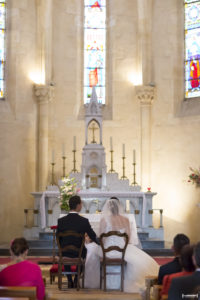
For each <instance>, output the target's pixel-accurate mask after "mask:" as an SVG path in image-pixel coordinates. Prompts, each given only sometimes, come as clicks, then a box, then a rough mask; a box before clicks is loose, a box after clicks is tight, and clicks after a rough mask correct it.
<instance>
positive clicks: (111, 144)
mask: <svg viewBox="0 0 200 300" xmlns="http://www.w3.org/2000/svg"><path fill="white" fill-rule="evenodd" d="M112 150H113V142H112V137H110V151H112Z"/></svg>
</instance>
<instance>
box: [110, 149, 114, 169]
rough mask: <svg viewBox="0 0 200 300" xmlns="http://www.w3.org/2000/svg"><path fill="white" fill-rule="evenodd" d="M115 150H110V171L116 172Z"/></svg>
mask: <svg viewBox="0 0 200 300" xmlns="http://www.w3.org/2000/svg"><path fill="white" fill-rule="evenodd" d="M113 152H114V151H113V150H110V170H109V173H114V172H115V170H114V169H113Z"/></svg>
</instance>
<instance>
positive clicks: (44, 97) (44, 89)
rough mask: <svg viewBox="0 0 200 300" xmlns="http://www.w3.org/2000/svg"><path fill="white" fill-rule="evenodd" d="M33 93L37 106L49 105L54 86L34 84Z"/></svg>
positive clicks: (52, 96)
mask: <svg viewBox="0 0 200 300" xmlns="http://www.w3.org/2000/svg"><path fill="white" fill-rule="evenodd" d="M34 92H35V96H36V99H37V101H38V103H39V104H46V103H49V102H50V101H51V100H53V98H54V86H49V85H43V84H35V85H34Z"/></svg>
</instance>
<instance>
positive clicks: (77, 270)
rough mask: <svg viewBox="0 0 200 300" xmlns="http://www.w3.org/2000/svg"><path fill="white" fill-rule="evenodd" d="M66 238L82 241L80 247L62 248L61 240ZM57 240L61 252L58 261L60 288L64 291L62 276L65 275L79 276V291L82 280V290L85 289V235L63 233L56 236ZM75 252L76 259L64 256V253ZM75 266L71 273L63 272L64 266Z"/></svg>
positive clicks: (69, 232) (69, 246)
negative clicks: (83, 256)
mask: <svg viewBox="0 0 200 300" xmlns="http://www.w3.org/2000/svg"><path fill="white" fill-rule="evenodd" d="M66 237H73V238H75V239H81V240H82V242H81V245H80V247H79V248H78V247H76V246H74V245H73V244H71V245H69V244H68V245H67V246H61V244H62V243H61V242H60V241H61V239H63V238H66ZM56 240H57V245H58V251H59V259H58V288H59V289H60V290H61V289H62V276H63V275H69V274H71V275H77V291H78V290H79V289H80V279H82V288H84V274H85V259H83V258H82V252H83V247H84V244H85V235H84V234H82V233H77V232H75V231H69V230H67V231H63V232H59V233H57V234H56ZM69 251H73V252H75V253H76V254H77V257H76V258H71V257H65V256H63V255H62V253H63V252H69ZM65 265H68V266H73V268H72V267H71V271H69V272H67V271H65V270H64V271H63V270H62V268H63V266H65Z"/></svg>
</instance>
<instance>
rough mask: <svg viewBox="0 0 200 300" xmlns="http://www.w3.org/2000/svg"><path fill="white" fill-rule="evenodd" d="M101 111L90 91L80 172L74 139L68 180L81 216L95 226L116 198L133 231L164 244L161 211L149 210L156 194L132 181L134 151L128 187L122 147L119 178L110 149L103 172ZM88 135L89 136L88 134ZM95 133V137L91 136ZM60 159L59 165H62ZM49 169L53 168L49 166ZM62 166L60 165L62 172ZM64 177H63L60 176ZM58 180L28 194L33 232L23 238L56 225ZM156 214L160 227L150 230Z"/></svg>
mask: <svg viewBox="0 0 200 300" xmlns="http://www.w3.org/2000/svg"><path fill="white" fill-rule="evenodd" d="M102 120H103V119H102V107H101V104H100V103H99V102H98V100H97V95H96V92H95V88H94V87H93V90H92V96H91V99H90V103H88V104H87V105H85V145H84V147H83V149H82V165H81V171H80V172H78V171H77V169H76V159H75V154H76V139H75V137H74V145H73V146H74V149H73V153H74V161H73V162H74V166H73V170H72V172H70V174H69V177H70V178H74V180H75V181H76V183H77V188H78V189H79V191H78V194H79V196H80V197H81V199H82V202H83V207H82V211H81V214H85V216H86V217H89V215H90V216H92V218H93V224H94V220H96V223H98V222H99V212H101V210H102V208H103V205H104V203H105V201H106V200H107V199H109V198H110V197H113V196H115V197H117V198H118V199H119V201H120V203H121V204H122V206H123V208H124V211H126V213H127V214H130V215H131V214H133V215H134V219H135V221H136V226H137V231H138V232H142V233H147V234H148V236H149V238H155V239H160V240H164V231H163V224H162V212H163V211H162V209H159V208H157V209H153V197H154V196H155V195H156V193H154V192H151V189H150V188H149V190H148V191H147V192H143V191H141V187H140V186H139V185H138V184H137V183H136V179H135V165H136V162H135V151H133V154H134V163H133V166H134V179H133V183H132V184H131V185H130V184H129V180H128V178H127V177H126V176H125V145H124V144H123V157H122V158H123V174H122V176H121V177H120V178H119V175H118V173H117V172H115V170H114V169H113V158H112V153H113V146H112V139H110V147H111V150H110V152H111V168H110V170H109V171H108V172H107V166H106V159H105V156H106V155H105V149H104V147H103V140H102V136H103V134H102V131H103V126H102ZM90 132H92V135H91V134H90ZM95 133H96V134H95ZM64 158H65V157H63V163H65V159H64ZM52 166H53V164H52ZM64 170H65V165H63V172H64ZM63 177H65V174H64V175H63ZM52 178H53V169H52ZM62 184H63V183H62V178H60V180H58V183H57V184H55V183H54V182H53V179H52V185H49V186H48V187H47V189H46V191H41V192H32V193H31V194H32V196H33V197H34V210H33V211H34V212H38V213H37V214H36V215H35V216H34V228H32V231H29V232H28V230H26V233H25V235H26V236H27V234H31V237H37V236H38V235H39V232H41V231H43V232H48V231H50V227H51V226H52V225H56V224H57V220H58V218H59V215H60V214H61V209H60V199H59V197H60V189H59V187H60V186H61V185H62ZM155 211H158V212H160V226H159V227H158V228H154V226H153V213H154V212H155ZM96 223H95V224H96ZM95 226H96V225H95Z"/></svg>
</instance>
